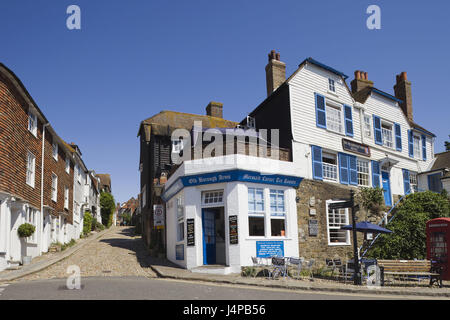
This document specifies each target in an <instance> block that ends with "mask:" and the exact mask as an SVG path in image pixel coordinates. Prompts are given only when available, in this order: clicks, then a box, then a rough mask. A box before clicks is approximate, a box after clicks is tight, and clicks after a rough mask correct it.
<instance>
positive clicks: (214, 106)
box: [206, 101, 223, 118]
mask: <svg viewBox="0 0 450 320" xmlns="http://www.w3.org/2000/svg"><path fill="white" fill-rule="evenodd" d="M206 115H207V116H211V117H216V118H223V103H220V102H215V101H211V102H210V103H209V104H208V105H207V106H206Z"/></svg>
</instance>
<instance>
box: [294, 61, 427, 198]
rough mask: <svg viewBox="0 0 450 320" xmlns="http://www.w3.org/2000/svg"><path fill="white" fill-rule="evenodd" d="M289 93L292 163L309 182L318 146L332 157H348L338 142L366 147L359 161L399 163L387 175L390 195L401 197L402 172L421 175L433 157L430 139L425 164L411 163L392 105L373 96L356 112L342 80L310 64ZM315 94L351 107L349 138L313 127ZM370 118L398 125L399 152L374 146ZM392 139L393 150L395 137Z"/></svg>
mask: <svg viewBox="0 0 450 320" xmlns="http://www.w3.org/2000/svg"><path fill="white" fill-rule="evenodd" d="M329 78H332V79H334V80H335V88H336V93H333V92H331V91H329V89H328V79H329ZM289 90H290V92H289V93H290V104H291V121H292V130H293V138H294V141H293V144H292V151H293V161H294V164H295V167H296V168H297V170H298V172H299V173H300V176H302V177H305V178H307V179H312V158H311V157H312V155H311V147H310V146H311V145H316V146H320V147H322V150H323V151H332V152H336V153H337V152H344V153H347V154H350V152H348V151H344V150H343V148H342V138H345V139H348V140H351V141H355V142H357V143H363V144H367V145H369V146H370V148H371V156H370V158H369V157H364V156H359V157H360V158H362V159H366V160H376V161H379V160H381V159H383V158H385V157H386V156H389V158H392V159H394V160H397V161H399V162H398V164H396V165H394V167H393V168H392V169H391V172H390V182H391V190H392V193H393V194H404V190H403V189H404V187H403V173H402V169H408V170H410V171H414V172H423V171H426V170H427V169H428V168H429V167H430V166H431V164H432V161H433V156H434V152H433V139H432V138H431V137H428V138H427V144H426V147H427V161H423V160H422V159H421V158H420V159H412V158H410V157H409V154H408V136H407V132H408V129H410V126H409V123H408V122H407V119H406V117H405V115H404V114H403V112H402V110H401V109H400V107H399V106H398V104H397V103H396V102H395V101H393V100H391V99H388V98H386V97H383V96H381V95H379V94H376V93H373V94H372V95H371V96H370V97H369V98H368V99H367V101H366V103H365V104H364V105H363V106H362V108H363V111H361V112H360V109H359V107H358V108H357V107H355V105H360V104H355V101H354V100H353V98H352V96H351V94H350V92H349V90H348V88H347V86H346V85H345V82H344V80H343V79H342V78H340V77H339V76H337V75H335V74H334V73H332V72H330V71H327V70H324V69H322V68H319V67H317V66H315V65H312V64H307V65H306V66H305V67H303V68H302V69H300V70H299V71H298V72H297V73H296V74H295V75H294V76H293V77H292V78H291V79H290V81H289ZM315 93H318V94H321V95H323V96H325V97H326V98H327V99H330V100H333V101H334V102H337V103H339V104H341V105H344V104H345V105H349V106H352V107H353V108H352V118H353V131H354V136H353V138H352V137H349V136H346V135H345V133H344V134H339V133H336V132H332V131H330V130H327V129H323V128H319V127H317V125H316V104H315V95H314V94H315ZM364 113H365V114H367V115H369V116H370V117H371V127H372V128H371V129H372V136H371V138H366V137H364V130H363V131H362V130H361V128H362V124H361V121H363V114H364ZM374 114H375V115H376V116H379V117H381V118H382V119H384V120H388V121H391V122H395V123H399V124H400V125H401V131H402V151H401V152H399V151H396V150H395V149H391V148H387V147H383V146H379V145H377V144H375V141H374V138H373V137H374V135H373V118H372V115H374ZM393 138H394V147H395V135H394V137H393ZM370 175H371V168H370Z"/></svg>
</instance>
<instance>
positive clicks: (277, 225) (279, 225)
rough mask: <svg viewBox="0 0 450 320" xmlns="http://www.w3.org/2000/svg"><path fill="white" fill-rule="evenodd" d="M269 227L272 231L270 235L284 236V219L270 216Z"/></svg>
mask: <svg viewBox="0 0 450 320" xmlns="http://www.w3.org/2000/svg"><path fill="white" fill-rule="evenodd" d="M270 227H271V231H272V237H284V236H286V219H284V218H281V219H280V218H273V217H272V218H271V219H270Z"/></svg>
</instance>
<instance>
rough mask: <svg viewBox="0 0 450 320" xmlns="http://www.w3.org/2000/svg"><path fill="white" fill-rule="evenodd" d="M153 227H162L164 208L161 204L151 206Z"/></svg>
mask: <svg viewBox="0 0 450 320" xmlns="http://www.w3.org/2000/svg"><path fill="white" fill-rule="evenodd" d="M153 225H154V226H155V227H157V228H158V229H159V228H161V227H164V207H163V205H162V204H155V205H153Z"/></svg>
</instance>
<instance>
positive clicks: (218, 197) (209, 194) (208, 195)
mask: <svg viewBox="0 0 450 320" xmlns="http://www.w3.org/2000/svg"><path fill="white" fill-rule="evenodd" d="M202 202H203V204H205V205H209V204H216V203H223V190H215V191H205V192H203V193H202Z"/></svg>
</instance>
